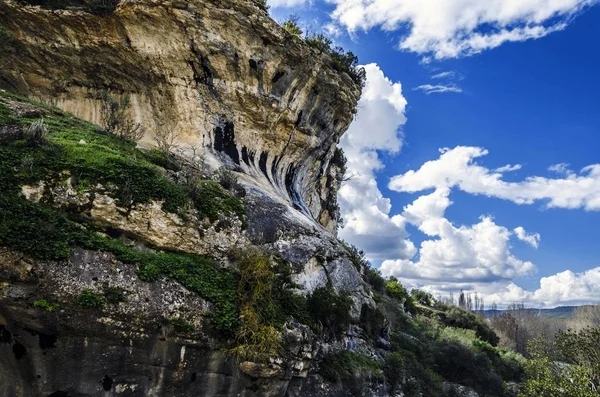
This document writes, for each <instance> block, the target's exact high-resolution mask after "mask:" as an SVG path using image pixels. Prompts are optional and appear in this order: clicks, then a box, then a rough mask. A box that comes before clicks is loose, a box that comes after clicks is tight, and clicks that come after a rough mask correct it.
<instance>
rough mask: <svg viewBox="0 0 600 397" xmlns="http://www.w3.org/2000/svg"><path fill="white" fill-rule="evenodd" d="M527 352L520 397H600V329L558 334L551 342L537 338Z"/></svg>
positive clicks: (532, 341) (590, 328)
mask: <svg viewBox="0 0 600 397" xmlns="http://www.w3.org/2000/svg"><path fill="white" fill-rule="evenodd" d="M528 350H529V352H530V354H531V356H532V359H531V360H529V361H528V362H527V364H526V367H525V368H526V373H527V380H526V381H525V384H524V387H523V391H522V393H521V395H520V396H521V397H529V396H541V397H553V396H558V395H560V396H567V397H575V396H577V397H594V396H596V397H597V396H598V395H600V327H594V328H592V327H587V328H584V329H582V330H581V331H579V332H576V331H573V330H570V329H569V330H567V331H566V332H562V331H560V332H558V333H557V334H556V335H555V337H554V339H553V340H549V339H547V338H545V337H543V336H539V337H537V338H535V339H532V340H531V341H530V342H529V348H528Z"/></svg>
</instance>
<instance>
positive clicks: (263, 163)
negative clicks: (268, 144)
mask: <svg viewBox="0 0 600 397" xmlns="http://www.w3.org/2000/svg"><path fill="white" fill-rule="evenodd" d="M268 157H269V153H268V152H262V153H261V154H260V158H259V159H258V167H259V168H260V170H261V171H262V173H263V174H265V176H266V177H267V179H268V180H269V181H270V180H271V178H269V174H268V173H267V158H268Z"/></svg>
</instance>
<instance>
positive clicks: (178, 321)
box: [169, 318, 195, 333]
mask: <svg viewBox="0 0 600 397" xmlns="http://www.w3.org/2000/svg"><path fill="white" fill-rule="evenodd" d="M169 324H171V325H172V326H173V328H175V331H177V332H180V333H188V332H192V331H194V328H195V327H194V324H190V323H188V322H187V321H185V320H184V319H182V318H172V319H170V320H169Z"/></svg>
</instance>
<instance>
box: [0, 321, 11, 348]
mask: <svg viewBox="0 0 600 397" xmlns="http://www.w3.org/2000/svg"><path fill="white" fill-rule="evenodd" d="M0 343H8V344H11V343H12V334H11V333H10V331H9V330H7V329H6V327H5V326H4V325H2V324H0Z"/></svg>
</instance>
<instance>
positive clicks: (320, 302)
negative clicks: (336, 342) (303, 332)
mask: <svg viewBox="0 0 600 397" xmlns="http://www.w3.org/2000/svg"><path fill="white" fill-rule="evenodd" d="M307 306H308V311H309V313H310V314H311V317H312V318H313V319H314V320H315V321H316V323H317V324H319V325H320V326H321V327H322V328H323V334H324V336H325V337H326V338H336V337H340V336H341V335H342V334H343V333H344V332H345V331H346V330H347V329H348V326H349V325H350V321H351V319H352V318H351V316H350V309H351V308H352V299H351V298H350V296H349V295H348V294H347V293H346V292H342V293H340V294H338V293H336V292H335V291H334V290H333V287H332V286H331V284H327V286H325V287H321V288H316V289H315V290H314V291H313V292H312V294H310V296H309V297H308V302H307Z"/></svg>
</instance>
